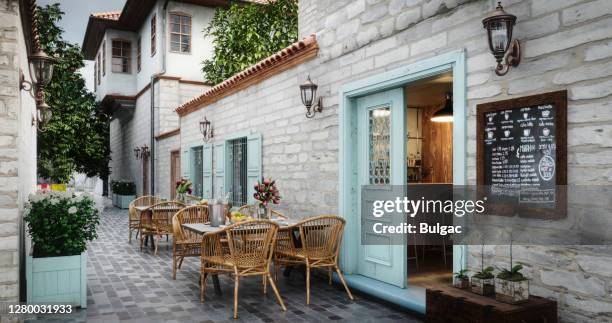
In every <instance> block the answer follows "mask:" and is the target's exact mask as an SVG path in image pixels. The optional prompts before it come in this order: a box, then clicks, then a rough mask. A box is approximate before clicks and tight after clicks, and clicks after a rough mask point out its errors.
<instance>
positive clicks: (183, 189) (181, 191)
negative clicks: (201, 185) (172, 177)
mask: <svg viewBox="0 0 612 323" xmlns="http://www.w3.org/2000/svg"><path fill="white" fill-rule="evenodd" d="M192 185H193V183H192V182H191V181H190V180H189V179H187V178H181V180H180V181H176V199H177V200H178V201H181V202H185V200H186V197H187V194H191V192H192V190H191V186H192Z"/></svg>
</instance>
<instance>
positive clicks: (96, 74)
mask: <svg viewBox="0 0 612 323" xmlns="http://www.w3.org/2000/svg"><path fill="white" fill-rule="evenodd" d="M97 78H98V61H97V60H96V61H94V91H96V90H97V89H98V82H97V80H96V79H97Z"/></svg>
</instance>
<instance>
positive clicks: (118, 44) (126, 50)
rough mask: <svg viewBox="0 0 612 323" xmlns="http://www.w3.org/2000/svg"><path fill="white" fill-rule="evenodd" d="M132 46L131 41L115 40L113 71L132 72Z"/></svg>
mask: <svg viewBox="0 0 612 323" xmlns="http://www.w3.org/2000/svg"><path fill="white" fill-rule="evenodd" d="M131 47H132V45H131V44H130V42H129V41H125V40H113V62H112V63H113V68H112V71H113V73H130V59H131V55H130V54H131V53H130V52H131Z"/></svg>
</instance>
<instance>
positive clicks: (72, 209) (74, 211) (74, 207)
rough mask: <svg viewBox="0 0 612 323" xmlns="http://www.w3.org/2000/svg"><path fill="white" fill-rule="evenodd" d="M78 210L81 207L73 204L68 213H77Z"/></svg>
mask: <svg viewBox="0 0 612 323" xmlns="http://www.w3.org/2000/svg"><path fill="white" fill-rule="evenodd" d="M78 210H79V209H77V207H76V206H71V207H70V208H68V214H75V213H77V211H78Z"/></svg>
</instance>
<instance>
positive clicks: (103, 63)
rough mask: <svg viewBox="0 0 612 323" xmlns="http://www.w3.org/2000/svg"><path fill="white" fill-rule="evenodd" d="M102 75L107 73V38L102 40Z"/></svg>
mask: <svg viewBox="0 0 612 323" xmlns="http://www.w3.org/2000/svg"><path fill="white" fill-rule="evenodd" d="M102 75H106V40H105V41H104V42H102Z"/></svg>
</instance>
